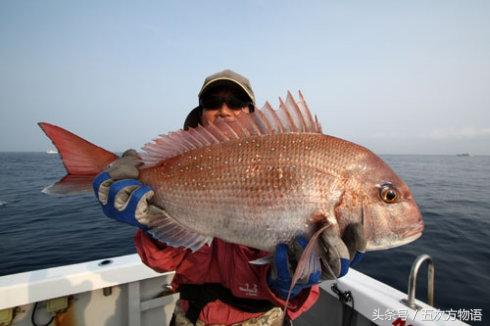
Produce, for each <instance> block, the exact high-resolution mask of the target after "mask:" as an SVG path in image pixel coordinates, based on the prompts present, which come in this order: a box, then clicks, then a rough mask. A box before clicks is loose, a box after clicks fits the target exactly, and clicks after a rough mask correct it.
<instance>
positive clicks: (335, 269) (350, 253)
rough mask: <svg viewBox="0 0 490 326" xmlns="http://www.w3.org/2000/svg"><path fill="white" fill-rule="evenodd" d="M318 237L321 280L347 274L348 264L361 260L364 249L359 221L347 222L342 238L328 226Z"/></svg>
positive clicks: (353, 264) (364, 241)
mask: <svg viewBox="0 0 490 326" xmlns="http://www.w3.org/2000/svg"><path fill="white" fill-rule="evenodd" d="M319 239H320V241H319V243H320V264H321V267H322V280H332V279H336V278H339V277H342V276H344V275H345V274H347V272H348V271H349V267H350V266H355V265H356V264H358V263H359V262H360V261H361V260H362V258H363V256H364V252H365V250H366V239H365V237H364V232H363V228H362V224H361V223H353V224H349V225H348V226H347V227H346V228H345V230H344V234H343V235H342V238H340V237H339V236H338V234H337V231H336V230H335V229H334V228H328V229H326V230H325V231H324V232H323V233H322V234H321V235H320V238H319Z"/></svg>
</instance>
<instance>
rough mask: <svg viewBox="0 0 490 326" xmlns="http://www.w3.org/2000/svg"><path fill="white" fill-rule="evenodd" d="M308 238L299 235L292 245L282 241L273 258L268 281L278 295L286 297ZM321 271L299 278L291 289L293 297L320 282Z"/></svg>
mask: <svg viewBox="0 0 490 326" xmlns="http://www.w3.org/2000/svg"><path fill="white" fill-rule="evenodd" d="M307 244H308V240H306V238H305V237H303V236H299V237H297V238H296V239H294V241H293V243H292V244H291V245H289V246H288V245H287V244H285V243H280V244H278V245H277V246H276V251H275V252H274V256H273V258H272V266H271V270H270V273H269V276H268V278H267V283H268V284H269V287H270V288H271V290H272V292H274V293H275V294H276V295H277V296H278V297H280V298H283V299H286V298H287V296H288V292H289V288H290V287H291V282H292V279H293V274H294V270H295V268H296V265H297V263H298V261H299V258H300V257H301V253H302V252H303V250H304V249H305V248H306V245H307ZM320 276H321V272H320V271H317V272H315V273H312V274H310V275H309V276H308V279H307V280H299V281H298V282H297V283H296V285H295V286H294V287H293V289H292V290H291V298H294V297H296V296H297V295H298V294H299V293H300V292H301V291H303V290H304V289H306V288H309V287H311V286H313V285H315V284H318V282H320Z"/></svg>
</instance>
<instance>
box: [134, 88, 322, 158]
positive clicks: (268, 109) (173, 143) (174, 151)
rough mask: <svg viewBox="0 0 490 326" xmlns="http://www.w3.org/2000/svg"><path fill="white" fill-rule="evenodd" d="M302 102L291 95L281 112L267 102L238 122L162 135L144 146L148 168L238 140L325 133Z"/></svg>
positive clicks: (242, 115)
mask: <svg viewBox="0 0 490 326" xmlns="http://www.w3.org/2000/svg"><path fill="white" fill-rule="evenodd" d="M299 98H300V99H299V101H297V100H295V99H294V98H293V96H292V95H291V93H290V92H288V93H287V96H286V101H284V100H282V99H279V103H280V104H279V109H278V110H274V109H273V108H272V106H271V105H270V104H269V103H268V102H266V104H265V105H264V106H263V107H262V109H258V108H257V109H256V110H255V111H254V112H252V113H250V114H240V115H238V116H237V118H236V120H234V121H225V120H218V122H215V123H210V124H209V125H207V126H205V127H204V126H201V125H199V126H197V127H196V128H193V129H190V130H180V131H177V132H172V133H169V134H166V135H160V136H159V137H157V138H155V139H154V140H153V141H152V142H151V143H148V144H146V145H145V146H143V153H142V154H141V157H142V159H143V162H144V164H145V166H146V167H151V166H155V165H158V164H159V163H160V162H161V161H163V160H166V159H169V158H171V157H175V156H178V155H181V154H184V153H186V152H189V151H192V150H194V149H197V148H202V147H207V146H211V145H214V144H220V143H224V142H228V141H233V140H237V139H246V138H249V137H254V136H260V135H270V134H281V133H322V128H321V126H320V123H319V122H318V119H316V117H315V118H313V115H312V114H311V112H310V110H309V108H308V105H307V104H306V101H305V100H304V98H303V95H302V94H301V92H299Z"/></svg>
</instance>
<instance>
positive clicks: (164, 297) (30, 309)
mask: <svg viewBox="0 0 490 326" xmlns="http://www.w3.org/2000/svg"><path fill="white" fill-rule="evenodd" d="M426 261H427V262H428V263H429V267H428V274H429V275H428V281H429V286H428V289H429V293H428V300H429V301H431V303H432V305H429V304H427V303H424V302H422V301H420V300H417V299H415V288H416V286H415V285H416V280H417V272H418V269H419V267H420V266H421V265H422V264H423V263H424V262H426ZM407 272H408V271H407ZM173 275H174V273H173V272H167V273H157V272H155V271H154V270H152V269H150V268H148V267H147V266H145V265H144V264H143V263H141V260H140V258H139V257H138V256H137V254H132V255H126V256H119V257H113V258H108V259H103V260H97V261H91V262H85V263H79V264H74V265H66V266H60V267H53V268H47V269H42V270H36V271H30V272H24V273H19V274H13V275H7V276H3V277H0V325H16V326H19V325H91V326H92V325H94V326H97V325H105V326H112V325H114V326H116V325H117V326H120V325H128V326H141V325H168V324H169V322H170V318H171V316H172V312H173V310H174V306H175V302H176V300H177V298H178V296H179V295H178V293H174V292H173V291H172V289H171V288H170V283H171V281H172V277H173ZM433 280H434V266H433V264H432V260H431V259H430V257H428V256H427V255H422V256H420V257H418V258H417V260H416V261H415V262H414V264H413V266H412V270H411V272H410V277H409V290H408V292H409V293H408V294H406V293H402V292H400V291H398V290H396V289H394V288H392V287H390V286H388V285H386V284H384V283H382V282H379V281H377V280H375V279H373V278H371V277H369V276H367V275H365V274H363V273H360V272H358V271H356V270H354V269H350V270H349V273H348V274H347V275H346V276H344V277H342V278H341V279H338V280H336V281H326V282H323V283H322V284H320V289H321V294H320V298H319V300H318V302H317V303H316V304H315V305H314V306H313V307H312V308H311V309H310V310H309V311H308V312H307V313H304V314H303V315H302V316H301V317H300V318H298V319H297V320H295V321H294V322H293V325H295V326H296V325H299V326H317V325H318V326H320V325H321V326H325V325H342V326H343V325H356V326H364V325H373V324H374V325H393V326H409V325H413V326H415V325H467V324H465V323H464V322H462V321H460V320H458V319H457V317H458V316H457V312H456V311H454V313H453V312H451V311H441V310H438V309H437V308H435V307H434V306H433V299H434V296H433ZM476 317H478V316H476ZM480 318H481V316H480Z"/></svg>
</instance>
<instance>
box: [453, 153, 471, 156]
mask: <svg viewBox="0 0 490 326" xmlns="http://www.w3.org/2000/svg"><path fill="white" fill-rule="evenodd" d="M456 156H470V153H461V154H456Z"/></svg>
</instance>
